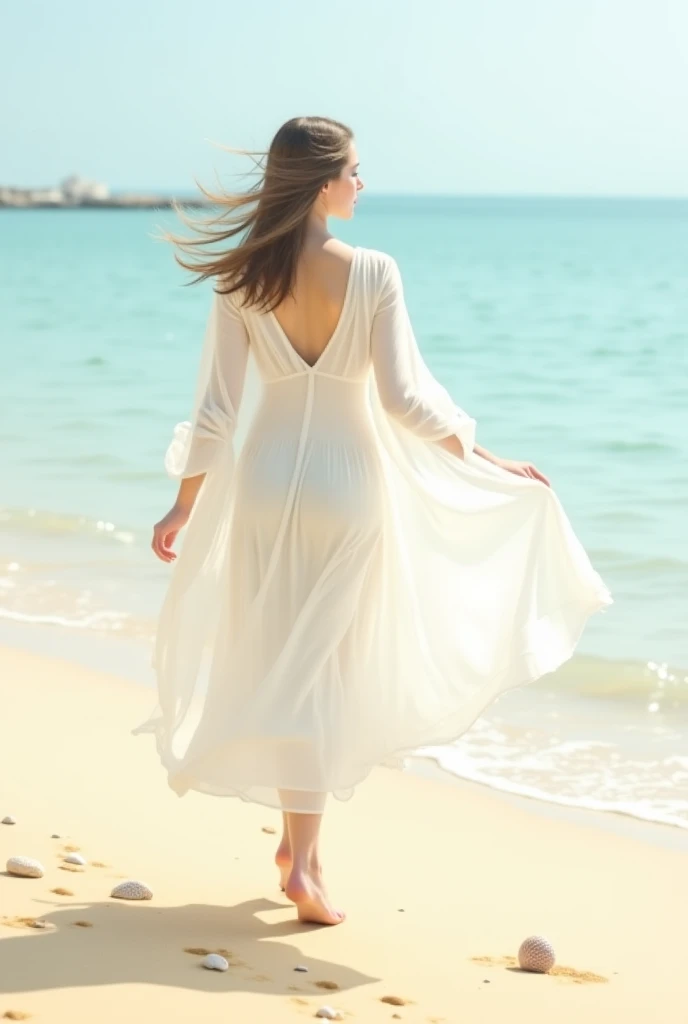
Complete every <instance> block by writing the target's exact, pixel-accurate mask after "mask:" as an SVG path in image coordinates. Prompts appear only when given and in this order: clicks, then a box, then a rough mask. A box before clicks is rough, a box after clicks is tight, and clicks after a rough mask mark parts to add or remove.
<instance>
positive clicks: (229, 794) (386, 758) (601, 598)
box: [132, 584, 614, 814]
mask: <svg viewBox="0 0 688 1024" xmlns="http://www.w3.org/2000/svg"><path fill="white" fill-rule="evenodd" d="M613 603H614V600H613V598H612V596H611V593H610V591H609V589H608V588H607V587H606V586H605V585H604V584H602V585H601V587H600V588H599V589H598V590H597V591H596V593H595V596H594V598H592V599H591V600H590V602H589V603H588V604H586V605H585V606H584V607H583V609H582V610H581V617H580V620H579V625H578V627H577V628H576V629H575V630H573V631H572V639H571V641H570V643H569V644H567V646H566V649H565V651H564V652H563V653H561V654H559V655H557V657H556V659H555V663H553V664H552V667H551V668H547V669H543V670H540V669H539V668H537V667H536V668H534V669H533V668H531V669H529V671H528V672H527V673H526V674H525V676H522V677H519V679H518V680H517V681H515V682H513V683H510V684H509V685H508V686H507V687H503V688H501V689H500V688H499V684H497V688H496V689H494V690H493V692H492V695H491V696H490V697H486V695H485V693H484V692H483V693H482V695H481V697H480V700H479V701H476V705H475V707H474V712H475V713H473V712H471V715H470V718H469V721H468V724H466V725H465V726H463V727H462V729H461V731H460V732H458V733H457V732H456V729H454V730H452V732H451V733H450V734H447V735H446V736H439V737H437V736H432V737H428V738H427V739H425V740H422V741H420V742H417V743H414V744H413V745H412V746H404V747H397V748H396V749H395V750H393V751H390V752H388V753H386V754H383V755H381V756H380V757H379V758H378V759H377V760H375V761H374V762H372V763H370V764H368V765H367V766H366V767H365V769H364V771H363V772H362V774H360V775H359V776H358V777H357V778H356V779H355V780H354V781H353V782H352V783H350V784H349V785H348V786H341V787H336V788H334V787H331V788H329V789H326V790H320V791H318V792H324V793H326V794H327V795H330V794H331V795H332V797H333V798H334V799H335V800H338V801H340V802H342V803H344V802H347V801H349V800H350V799H351V798H352V797H353V796H354V794H355V791H356V789H357V787H358V786H360V785H361V783H362V782H364V781H365V780H366V779H367V777H368V776H369V775H370V773H371V772H372V770H373V768H377V767H383V768H390V769H392V770H396V771H402V772H403V771H405V770H406V769H407V768H408V761H409V759H410V758H413V757H415V758H416V759H423V758H425V757H426V755H425V754H418V753H416V751H418V750H419V749H421V748H423V747H428V746H444V745H445V744H451V743H453V742H456V740H457V739H459V738H460V737H461V736H463V735H464V733H466V732H468V730H469V729H470V728H471V726H473V725H474V724H475V722H476V721H477V720H478V718H480V716H481V715H482V714H484V713H485V712H486V711H487V710H488V709H489V708H490V707H491V706H492V704H494V702H495V701H496V700H497V699H498V698H499V697H501V696H502V694H504V693H507V692H508V691H509V690H514V689H518V688H519V687H522V686H527V685H528V684H529V683H533V682H535V681H536V680H537V679H540V678H541V677H542V676H545V675H549V674H550V673H551V672H554V671H556V669H558V668H559V667H561V665H563V664H564V663H565V662H567V661H569V659H570V658H571V657H572V656H573V654H574V653H575V649H576V647H577V645H578V642H579V640H580V637H581V634H582V632H583V629H584V628H585V625H586V622H587V620H588V619H589V618H590V617H591V616H592V615H594V614H595V613H596V612H599V611H605V610H606V609H607V608H608V607H609V606H610V605H612V604H613ZM572 605H578V606H579V607H580V602H579V601H569V602H566V603H565V604H562V605H559V606H558V607H557V608H555V609H553V610H552V611H550V612H548V613H547V615H545V616H542V619H547V618H550V617H552V616H554V615H558V614H560V613H561V612H563V611H565V610H566V609H567V608H570V607H571V606H572ZM530 656H535V657H537V652H536V651H533V650H528V649H527V650H524V651H522V652H521V654H520V657H521V658H527V657H530ZM502 678H503V676H502ZM478 703H479V705H480V706H478ZM456 713H457V711H456V710H454V711H452V712H451V714H450V715H447V716H444V717H443V718H442V719H440V720H439V721H438V722H436V723H435V726H433V727H430V728H436V727H437V725H439V724H440V722H444V721H446V719H447V718H450V717H452V716H453V715H456ZM146 725H147V726H148V728H145V726H146ZM142 732H153V733H154V734H155V739H156V747H157V751H158V755H159V757H160V759H161V761H162V764H163V766H164V767H167V764H166V761H167V758H166V757H165V754H164V751H163V746H164V742H165V741H164V734H165V727H164V723H163V722H162V719H160V718H158V719H154V720H152V721H148V722H147V723H143V725H139V726H137V727H136V729H133V730H132V733H133V734H134V735H138V734H140V733H142ZM440 768H441V765H440ZM442 770H446V769H442ZM186 771H188V768H187V769H186ZM447 774H448V775H453V773H452V772H447ZM174 776H175V773H174V772H173V771H172V770H171V769H169V768H168V769H167V781H168V785H169V787H170V789H171V790H172V791H173V792H174V793H176V794H177V796H178V797H180V798H181V797H183V796H185V795H186V793H188V792H190V791H193V792H197V793H203V794H205V795H206V796H216V797H224V798H231V799H239V800H242V801H243V802H244V803H254V804H258V805H260V806H263V807H268V808H271V809H272V810H279V811H286V812H288V813H297V814H315V813H322V811H308V810H304V809H303V808H290V807H286V806H284V805H283V804H281V803H280V804H279V805H278V804H275V803H269V802H267V801H264V800H260V799H257V798H256V797H254V796H248V795H247V794H246V792H245V791H243V790H240V789H227V790H226V791H224V790H216V789H213V788H209V787H207V788H206V787H204V786H203V784H202V783H199V784H194V783H190V784H189V785H187V786H184V787H183V788H182V787H181V786H175V785H174V784H173V781H172V780H173V779H174ZM266 788H267V787H266ZM274 788H275V789H277V788H287V789H292V790H295V789H298V787H294V786H284V787H282V786H278V784H277V783H275V784H274ZM301 791H302V792H307V793H312V792H316V791H314V790H310V789H309V790H305V789H302V790H301Z"/></svg>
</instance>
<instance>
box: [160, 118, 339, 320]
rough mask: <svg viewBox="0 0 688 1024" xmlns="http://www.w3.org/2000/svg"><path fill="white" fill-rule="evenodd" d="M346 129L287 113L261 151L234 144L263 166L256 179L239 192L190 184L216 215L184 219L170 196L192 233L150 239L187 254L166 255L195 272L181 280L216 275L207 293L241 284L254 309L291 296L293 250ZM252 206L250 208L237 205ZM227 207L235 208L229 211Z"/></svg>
mask: <svg viewBox="0 0 688 1024" xmlns="http://www.w3.org/2000/svg"><path fill="white" fill-rule="evenodd" d="M352 138H353V132H352V130H351V129H350V128H349V127H348V126H347V125H345V124H342V123H341V122H340V121H333V120H332V119H331V118H329V117H293V118H291V120H289V121H285V123H284V124H283V125H282V127H281V128H280V129H279V130H278V131H277V133H276V135H275V137H274V138H273V140H272V142H271V143H270V148H269V150H268V151H267V153H265V152H263V151H260V150H248V149H234V148H232V147H230V146H222V147H221V148H222V149H225V150H227V151H228V152H232V153H240V154H243V155H246V156H250V157H252V158H253V157H254V156H256V155H259V156H260V157H261V158H262V159H261V160H254V164H256V165H257V166H258V167H259V168H262V167H263V160H264V158H265V157H267V163H265V165H264V170H263V173H262V177H261V179H260V180H259V181H258V182H257V183H256V184H255V185H253V186H252V187H251V188H250V189H248V191H246V192H226V191H223V190H221V191H218V192H210V191H208V190H207V189H205V188H204V187H203V186H202V185H201V184H200V183H199V182H198V181H197V180H196V179H194V180H196V184H197V185H198V187H199V188H200V190H201V192H202V193H203V194H204V195H205V196H206V197H207V199H208V200H209V201H210V202H211V204H213V205H216V206H217V207H219V209H220V213H219V214H218V215H216V216H210V217H202V218H199V217H192V216H189V215H188V214H187V213H185V211H184V209H183V207H182V205H181V204H180V203H179V202H177V200H174V201H173V203H172V206H173V208H174V209H175V211H176V212H177V215H178V216H179V218H180V220H182V221H183V223H185V224H186V225H187V226H188V227H190V228H192V229H193V231H194V232H195V233H196V236H197V237H195V238H194V237H192V238H188V237H183V236H179V235H175V234H173V233H171V232H169V231H163V233H162V234H161V235H159V236H157V237H158V238H159V239H160V240H162V241H167V242H171V243H172V244H173V245H175V246H176V247H177V249H178V250H181V252H183V253H185V254H187V255H188V256H192V257H194V258H193V259H192V260H189V259H184V258H183V257H182V256H180V255H179V252H175V253H174V258H175V259H176V261H177V263H179V264H180V266H182V267H184V268H185V269H186V270H190V271H193V272H195V273H196V274H197V275H198V276H197V277H195V278H194V279H193V280H192V281H188V282H186V283H187V284H197V283H198V282H199V281H203V280H205V279H206V278H209V277H217V278H218V284H220V285H221V287H216V288H215V291H217V292H219V293H220V294H223V295H224V294H230V293H231V292H234V291H237V290H239V289H240V288H244V289H245V293H244V298H243V304H244V305H257V306H259V307H260V308H262V309H267V308H270V309H272V308H274V307H275V306H277V305H279V303H280V302H281V301H282V300H283V299H284V298H285V297H286V296H287V295H289V294H290V293H291V290H292V285H293V280H294V274H295V271H296V263H297V258H298V255H299V253H300V251H301V247H302V244H303V241H304V237H305V232H306V221H307V218H308V215H309V213H310V210H311V207H312V205H313V203H314V202H315V200H316V199H317V197H318V193H319V191H320V189H321V188H322V186H323V185H325V184H326V182H328V181H330V180H331V179H333V178H336V177H338V176H339V174H340V173H341V171H342V169H343V168H344V167H345V166H346V162H347V160H348V158H349V143H350V141H351V139H352ZM252 204H255V208H254V209H251V210H249V211H246V210H244V209H243V208H244V207H248V206H250V205H252ZM233 211H239V212H237V213H236V214H234V216H232V214H233ZM241 232H246V234H245V236H244V237H243V238H242V240H241V242H240V244H239V245H236V246H234V247H232V248H231V249H226V250H224V251H222V252H215V253H212V252H211V251H209V249H210V246H213V245H215V243H217V242H226V241H228V240H229V239H230V238H233V237H234V236H235V235H238V234H240V233H241Z"/></svg>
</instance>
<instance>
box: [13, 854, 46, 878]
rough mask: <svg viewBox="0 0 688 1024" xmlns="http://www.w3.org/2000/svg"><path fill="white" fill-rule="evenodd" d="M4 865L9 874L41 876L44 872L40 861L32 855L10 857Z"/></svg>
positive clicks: (31, 876)
mask: <svg viewBox="0 0 688 1024" xmlns="http://www.w3.org/2000/svg"><path fill="white" fill-rule="evenodd" d="M6 866H7V870H8V871H9V873H10V874H11V875H21V876H22V877H23V878H42V877H43V875H44V874H45V868H44V867H43V865H42V864H41V862H40V861H39V860H33V858H32V857H10V859H9V860H8V861H7V865H6Z"/></svg>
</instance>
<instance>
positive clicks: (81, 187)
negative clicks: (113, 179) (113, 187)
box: [60, 174, 110, 203]
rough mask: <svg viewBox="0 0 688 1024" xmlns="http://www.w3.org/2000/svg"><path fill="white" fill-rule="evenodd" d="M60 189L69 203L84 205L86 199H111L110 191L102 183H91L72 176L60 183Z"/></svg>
mask: <svg viewBox="0 0 688 1024" xmlns="http://www.w3.org/2000/svg"><path fill="white" fill-rule="evenodd" d="M60 189H61V190H62V194H63V196H64V197H65V200H66V201H67V202H68V203H82V202H83V201H84V200H85V199H97V200H104V199H109V198H110V189H109V188H108V186H107V185H104V184H103V182H101V181H89V179H88V178H80V177H79V175H78V174H71V175H70V176H69V177H68V178H65V179H64V180H63V181H61V182H60Z"/></svg>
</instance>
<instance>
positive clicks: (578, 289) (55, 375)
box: [0, 194, 688, 828]
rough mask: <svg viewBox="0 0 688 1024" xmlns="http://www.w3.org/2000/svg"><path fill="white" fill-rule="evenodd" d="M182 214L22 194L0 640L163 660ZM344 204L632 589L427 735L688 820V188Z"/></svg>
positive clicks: (356, 237) (546, 793)
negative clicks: (154, 651)
mask: <svg viewBox="0 0 688 1024" xmlns="http://www.w3.org/2000/svg"><path fill="white" fill-rule="evenodd" d="M174 220H175V217H174V214H172V213H170V212H169V211H166V210H160V211H134V210H131V211H129V210H88V209H78V210H27V211H19V210H0V269H1V273H0V297H1V305H2V320H1V327H0V331H1V335H2V354H3V358H2V366H3V371H4V372H3V374H2V418H1V422H0V448H1V451H2V494H1V495H0V501H1V508H0V642H2V643H5V644H13V645H17V646H28V647H32V648H34V649H37V650H39V651H41V652H45V653H50V654H61V655H63V656H67V657H70V658H76V659H79V660H86V661H89V662H90V663H93V664H97V665H98V666H99V667H101V668H110V669H113V668H115V669H116V670H121V671H125V672H128V673H130V674H133V675H135V676H136V677H137V678H139V679H140V680H141V682H142V683H144V684H148V685H152V675H151V672H150V669H149V667H148V657H149V649H150V638H151V636H152V633H153V629H154V623H155V615H156V610H157V607H158V606H159V602H160V600H161V597H162V593H163V590H164V586H165V580H166V578H167V575H168V572H169V569H168V567H166V566H164V565H163V564H162V563H160V562H157V561H156V560H155V558H154V557H153V555H152V553H151V552H150V548H149V543H150V535H151V529H152V524H153V523H154V522H155V521H156V520H157V519H159V518H160V516H161V515H162V514H163V513H164V512H165V511H166V510H167V508H168V507H169V504H170V502H171V501H172V499H173V495H174V493H175V485H174V484H173V482H172V481H170V480H168V479H167V478H166V476H165V474H164V470H163V465H162V458H163V454H164V451H165V448H166V446H167V443H168V440H169V438H170V434H171V430H172V427H173V425H174V424H175V423H176V422H178V421H179V420H181V419H185V418H187V416H188V414H189V411H190V404H191V400H192V394H193V387H194V381H195V374H196V362H197V358H198V354H199V351H200V345H201V340H202V334H203V330H204V327H205V320H206V316H207V311H208V306H209V302H210V290H211V285H210V283H208V282H206V283H204V284H202V285H196V286H193V287H189V286H188V281H189V280H190V275H187V274H186V273H185V272H184V271H182V270H181V269H180V268H179V267H178V266H177V264H176V263H175V261H174V259H173V256H172V250H171V248H170V247H169V246H167V245H165V244H161V243H156V242H154V241H153V240H152V238H151V234H152V232H153V231H154V230H155V228H156V225H170V224H172V223H173V222H174ZM330 227H331V229H332V230H333V232H334V233H336V234H337V235H338V236H339V237H341V238H343V239H344V240H346V241H349V242H351V243H356V244H359V245H363V246H368V247H371V248H377V249H382V250H385V251H387V252H390V253H392V254H393V255H394V256H395V257H396V259H397V261H398V262H399V265H400V267H401V270H402V274H403V277H404V282H405V290H406V296H407V302H408V305H409V310H410V313H411V319H412V322H413V325H414V329H415V332H416V336H417V338H418V341H419V344H420V345H421V348H422V349H423V351H424V353H425V356H426V359H427V362H428V364H429V365H430V367H431V368H432V370H433V371H434V372H435V373H436V375H437V376H438V377H439V378H440V379H441V380H442V382H443V383H444V384H445V385H446V386H447V387H448V388H449V390H450V391H451V392H452V394H453V396H454V398H455V399H456V401H457V402H458V404H459V405H461V406H462V407H463V408H465V409H466V410H467V411H468V412H470V414H471V415H472V416H474V417H475V418H476V419H477V421H478V432H477V437H478V442H479V443H480V444H481V445H483V446H485V447H487V448H488V449H490V450H491V451H494V452H497V453H498V454H500V455H505V456H508V457H511V458H517V459H529V460H532V461H533V462H535V464H536V465H537V466H538V467H539V468H540V469H542V470H543V471H544V472H545V473H546V474H547V476H548V477H549V479H550V481H551V483H552V486H553V487H554V489H555V490H556V491H557V493H558V494H559V496H560V498H561V500H562V502H563V504H564V507H565V508H566V510H567V513H568V515H569V518H570V519H571V522H572V524H573V526H574V529H575V530H576V532H577V534H578V536H579V537H580V539H581V541H582V542H583V544H584V545H585V547H586V549H587V551H588V553H589V554H590V557H591V559H592V561H593V564H594V565H595V568H596V569H598V571H599V572H600V573H601V574H602V577H603V578H604V580H605V582H606V583H607V584H608V586H609V587H610V589H611V592H612V595H613V597H614V602H615V603H614V605H613V606H612V607H610V608H609V609H608V610H607V611H606V612H605V613H604V614H603V615H597V616H594V617H593V618H592V619H591V620H590V622H589V624H588V626H587V629H586V631H585V633H584V636H583V638H582V640H581V642H580V644H579V648H578V652H577V654H576V655H575V656H574V658H572V659H571V661H570V662H568V663H567V664H566V665H565V666H563V667H562V668H561V669H560V670H559V671H557V672H555V673H552V674H550V675H548V676H545V677H543V678H542V679H540V680H539V681H538V682H536V683H534V684H531V685H530V686H527V687H524V688H521V689H519V690H516V691H511V692H509V693H507V694H505V695H504V696H503V697H502V698H500V699H499V700H498V701H497V702H496V703H494V704H493V705H492V706H490V707H489V708H488V709H486V711H485V713H484V714H483V716H482V717H481V718H480V719H479V720H478V722H476V723H475V725H474V726H473V727H472V728H471V729H470V730H469V732H468V733H466V734H465V735H464V736H463V737H462V738H461V739H460V740H459V741H458V742H457V743H456V744H455V745H453V746H451V747H447V748H443V749H436V750H428V751H427V753H428V754H430V755H432V756H433V757H435V758H436V759H437V760H438V762H439V763H441V764H442V765H443V766H444V767H445V768H446V769H448V770H449V771H451V772H453V773H455V774H457V775H460V776H463V777H466V778H471V779H474V780H477V781H480V782H482V783H484V784H487V785H490V786H493V787H496V788H500V789H508V790H511V791H512V792H516V793H523V794H526V795H529V796H533V797H536V798H538V799H541V800H547V801H551V802H557V803H563V804H569V805H576V806H581V807H589V808H598V809H602V810H608V811H616V812H620V813H625V814H630V815H634V816H636V817H640V818H645V819H648V820H653V821H658V822H663V823H665V824H666V825H671V826H675V827H679V828H688V632H687V629H686V619H687V616H686V612H687V611H688V596H687V595H688V540H687V539H686V523H687V522H688V514H687V513H688V279H687V277H686V267H687V266H688V230H687V229H688V201H678V200H676V201H673V200H604V199H585V200H584V199H567V200H558V199H459V198H442V197H436V198H418V197H375V196H368V195H367V194H362V198H361V202H360V203H359V204H358V208H357V212H356V214H355V218H354V220H352V221H349V222H334V221H333V222H331V224H330ZM134 724H135V723H132V726H133V725H134Z"/></svg>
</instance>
